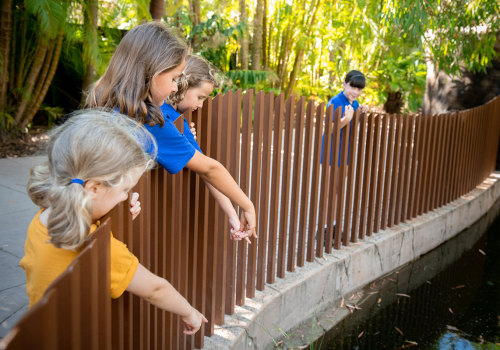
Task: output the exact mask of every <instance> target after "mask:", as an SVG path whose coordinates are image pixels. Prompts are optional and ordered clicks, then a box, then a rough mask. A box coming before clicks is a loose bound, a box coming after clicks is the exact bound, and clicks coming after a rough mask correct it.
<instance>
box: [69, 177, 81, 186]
mask: <svg viewBox="0 0 500 350" xmlns="http://www.w3.org/2000/svg"><path fill="white" fill-rule="evenodd" d="M71 183H72V184H80V185H82V186H83V180H82V179H79V178H74V179H71Z"/></svg>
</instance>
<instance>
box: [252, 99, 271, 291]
mask: <svg viewBox="0 0 500 350" xmlns="http://www.w3.org/2000/svg"><path fill="white" fill-rule="evenodd" d="M273 112H274V93H272V92H270V93H268V94H266V96H265V97H264V114H263V115H262V118H263V119H262V120H261V122H262V125H263V137H262V172H261V175H260V176H261V184H260V213H259V240H258V242H257V244H258V256H257V281H256V284H257V286H256V287H257V290H264V286H265V284H266V270H267V265H266V258H267V244H268V240H267V238H268V223H269V215H268V210H269V185H270V184H271V167H270V162H271V145H272V140H271V137H272V130H273V122H274V115H273Z"/></svg>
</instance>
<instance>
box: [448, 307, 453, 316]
mask: <svg viewBox="0 0 500 350" xmlns="http://www.w3.org/2000/svg"><path fill="white" fill-rule="evenodd" d="M448 311H449V312H450V313H451V314H452V315H453V310H452V309H451V307H449V308H448Z"/></svg>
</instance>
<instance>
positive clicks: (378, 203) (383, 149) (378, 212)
mask: <svg viewBox="0 0 500 350" xmlns="http://www.w3.org/2000/svg"><path fill="white" fill-rule="evenodd" d="M380 118H381V121H380V123H381V124H382V126H381V127H382V131H381V135H380V155H379V171H378V178H377V182H378V183H377V195H376V199H375V223H374V226H373V232H374V233H377V232H378V231H379V230H380V222H381V218H382V203H383V201H384V196H383V195H384V192H383V191H382V190H383V188H384V179H385V176H386V172H387V171H388V170H387V169H386V167H385V164H386V162H387V144H388V141H387V134H388V128H389V116H388V115H381V116H380Z"/></svg>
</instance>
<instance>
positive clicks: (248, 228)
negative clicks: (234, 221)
mask: <svg viewBox="0 0 500 350" xmlns="http://www.w3.org/2000/svg"><path fill="white" fill-rule="evenodd" d="M240 221H241V226H242V230H241V231H242V232H244V233H245V235H244V236H242V237H241V238H246V240H247V242H248V241H250V240H249V239H248V237H251V236H254V237H255V238H257V233H256V231H255V227H256V226H257V224H256V222H257V220H256V218H255V208H254V207H253V205H252V210H251V211H246V210H244V211H243V213H242V214H241V220H240Z"/></svg>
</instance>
